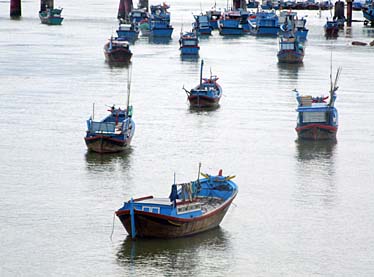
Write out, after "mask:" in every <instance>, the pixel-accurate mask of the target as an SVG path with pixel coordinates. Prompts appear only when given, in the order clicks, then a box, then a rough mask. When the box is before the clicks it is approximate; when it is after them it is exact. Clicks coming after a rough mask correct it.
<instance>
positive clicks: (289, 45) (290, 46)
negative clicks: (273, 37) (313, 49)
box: [281, 43, 294, 50]
mask: <svg viewBox="0 0 374 277" xmlns="http://www.w3.org/2000/svg"><path fill="white" fill-rule="evenodd" d="M281 49H282V50H293V49H294V44H293V43H281Z"/></svg>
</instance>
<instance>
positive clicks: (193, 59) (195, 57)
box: [180, 55, 200, 63]
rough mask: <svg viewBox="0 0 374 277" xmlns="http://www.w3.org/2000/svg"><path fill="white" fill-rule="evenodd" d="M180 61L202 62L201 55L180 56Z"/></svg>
mask: <svg viewBox="0 0 374 277" xmlns="http://www.w3.org/2000/svg"><path fill="white" fill-rule="evenodd" d="M180 59H181V61H182V62H191V63H196V62H198V61H199V60H200V56H199V55H180Z"/></svg>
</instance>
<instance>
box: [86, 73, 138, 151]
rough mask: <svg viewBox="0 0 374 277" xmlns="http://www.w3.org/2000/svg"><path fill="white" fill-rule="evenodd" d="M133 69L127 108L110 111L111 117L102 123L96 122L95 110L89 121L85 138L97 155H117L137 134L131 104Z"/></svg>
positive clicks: (128, 89)
mask: <svg viewBox="0 0 374 277" xmlns="http://www.w3.org/2000/svg"><path fill="white" fill-rule="evenodd" d="M130 72H131V68H129V77H128V83H127V107H126V109H121V108H116V107H115V106H114V105H113V106H112V107H111V109H109V110H108V111H109V113H110V114H109V115H108V116H107V117H105V118H104V119H103V120H101V121H95V120H94V116H95V109H93V114H92V115H91V117H90V118H89V119H88V120H87V131H86V136H85V138H84V140H85V142H86V145H87V148H88V150H90V151H93V152H97V153H115V152H120V151H123V150H125V149H126V148H128V147H129V145H130V143H131V140H132V138H133V136H134V133H135V122H134V120H133V119H132V114H133V108H132V106H130V105H129V102H130V84H131V73H130Z"/></svg>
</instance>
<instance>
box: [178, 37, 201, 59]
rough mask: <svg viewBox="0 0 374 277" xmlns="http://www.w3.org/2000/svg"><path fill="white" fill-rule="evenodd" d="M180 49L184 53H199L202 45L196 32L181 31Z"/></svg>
mask: <svg viewBox="0 0 374 277" xmlns="http://www.w3.org/2000/svg"><path fill="white" fill-rule="evenodd" d="M179 46H180V47H179V50H180V51H181V54H182V55H198V54H199V50H200V46H199V39H198V38H197V36H196V33H195V32H187V33H181V36H180V38H179Z"/></svg>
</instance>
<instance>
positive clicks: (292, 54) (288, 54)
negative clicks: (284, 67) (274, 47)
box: [278, 51, 304, 63]
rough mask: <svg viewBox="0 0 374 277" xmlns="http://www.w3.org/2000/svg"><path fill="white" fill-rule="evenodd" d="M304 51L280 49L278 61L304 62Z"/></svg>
mask: <svg viewBox="0 0 374 277" xmlns="http://www.w3.org/2000/svg"><path fill="white" fill-rule="evenodd" d="M303 59H304V52H297V51H279V52H278V62H280V63H302V62H303Z"/></svg>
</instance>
